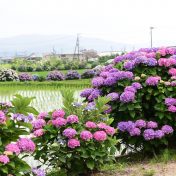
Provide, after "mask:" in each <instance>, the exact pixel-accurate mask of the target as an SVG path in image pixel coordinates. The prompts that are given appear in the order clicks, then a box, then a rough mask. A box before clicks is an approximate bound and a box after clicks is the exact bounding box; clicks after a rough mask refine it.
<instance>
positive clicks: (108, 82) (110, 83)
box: [104, 76, 117, 86]
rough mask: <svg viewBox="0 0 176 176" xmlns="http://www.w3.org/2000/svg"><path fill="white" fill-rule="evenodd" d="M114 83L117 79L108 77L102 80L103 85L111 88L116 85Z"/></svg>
mask: <svg viewBox="0 0 176 176" xmlns="http://www.w3.org/2000/svg"><path fill="white" fill-rule="evenodd" d="M116 82H117V79H116V78H115V77H112V76H110V77H107V78H106V79H105V80H104V85H105V86H113V85H114V84H116Z"/></svg>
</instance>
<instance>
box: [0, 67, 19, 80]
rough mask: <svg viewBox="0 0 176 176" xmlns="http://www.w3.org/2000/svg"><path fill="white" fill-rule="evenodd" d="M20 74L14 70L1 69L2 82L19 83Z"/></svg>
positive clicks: (0, 78) (0, 77)
mask: <svg viewBox="0 0 176 176" xmlns="http://www.w3.org/2000/svg"><path fill="white" fill-rule="evenodd" d="M18 80H19V78H18V74H17V73H16V71H14V70H12V69H0V81H18Z"/></svg>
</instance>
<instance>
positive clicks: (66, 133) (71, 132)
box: [63, 128, 77, 139]
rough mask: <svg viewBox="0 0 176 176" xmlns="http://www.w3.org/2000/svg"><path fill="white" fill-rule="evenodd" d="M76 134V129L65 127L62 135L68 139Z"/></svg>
mask: <svg viewBox="0 0 176 176" xmlns="http://www.w3.org/2000/svg"><path fill="white" fill-rule="evenodd" d="M76 134H77V132H76V130H75V129H73V128H66V129H65V130H64V131H63V135H64V136H65V137H67V138H69V139H71V138H73V137H74V136H75V135H76Z"/></svg>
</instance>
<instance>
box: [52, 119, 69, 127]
mask: <svg viewBox="0 0 176 176" xmlns="http://www.w3.org/2000/svg"><path fill="white" fill-rule="evenodd" d="M52 124H53V126H55V127H57V128H59V127H62V126H64V125H66V124H67V120H66V119H64V118H61V117H59V118H57V119H55V120H52Z"/></svg>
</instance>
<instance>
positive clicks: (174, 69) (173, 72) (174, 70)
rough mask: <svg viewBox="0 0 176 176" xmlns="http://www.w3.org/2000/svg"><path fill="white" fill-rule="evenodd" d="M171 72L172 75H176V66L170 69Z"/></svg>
mask: <svg viewBox="0 0 176 176" xmlns="http://www.w3.org/2000/svg"><path fill="white" fill-rule="evenodd" d="M169 74H170V75H172V76H176V68H170V69H169Z"/></svg>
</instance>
